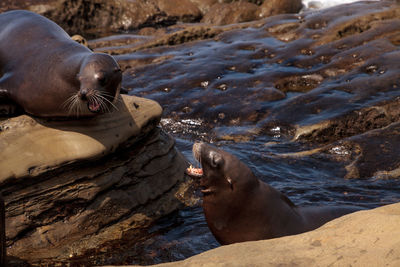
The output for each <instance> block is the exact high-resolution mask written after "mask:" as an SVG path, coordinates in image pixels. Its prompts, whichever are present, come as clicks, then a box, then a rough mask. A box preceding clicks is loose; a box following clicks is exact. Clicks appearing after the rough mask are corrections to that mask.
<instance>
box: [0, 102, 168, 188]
mask: <svg viewBox="0 0 400 267" xmlns="http://www.w3.org/2000/svg"><path fill="white" fill-rule="evenodd" d="M117 108H118V110H117V111H114V112H113V113H108V114H102V115H100V116H96V117H94V118H81V119H78V120H70V121H66V120H64V121H56V120H53V121H51V120H48V119H42V118H33V117H30V116H27V115H23V116H19V117H16V118H11V119H8V120H4V121H1V122H0V158H1V159H2V160H1V162H0V184H2V183H4V182H7V180H8V179H11V178H20V177H25V176H28V175H29V176H36V175H39V174H41V173H43V172H45V171H48V170H49V169H52V168H54V167H55V166H57V167H59V166H60V165H66V164H69V163H71V162H74V161H79V160H85V159H92V158H96V157H97V158H98V157H101V156H104V155H106V154H108V153H110V152H113V151H114V150H115V149H116V148H117V147H118V146H119V145H120V144H121V143H123V142H125V141H127V140H128V139H129V138H131V137H134V136H139V135H140V134H142V135H144V134H145V133H146V130H147V131H148V130H149V129H146V126H150V127H149V128H154V127H155V125H157V124H158V122H159V120H160V117H161V114H162V109H161V107H160V105H158V104H157V103H156V102H155V101H152V100H148V99H144V98H138V97H134V96H126V95H121V101H120V102H119V103H118V105H117Z"/></svg>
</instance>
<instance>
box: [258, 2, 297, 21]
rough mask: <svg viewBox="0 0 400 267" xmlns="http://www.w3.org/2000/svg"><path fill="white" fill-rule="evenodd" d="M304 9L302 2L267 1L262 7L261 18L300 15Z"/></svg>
mask: <svg viewBox="0 0 400 267" xmlns="http://www.w3.org/2000/svg"><path fill="white" fill-rule="evenodd" d="M302 8H303V4H302V1H301V0H267V1H264V3H263V4H262V5H261V11H260V17H262V18H265V17H269V16H274V15H278V14H288V13H299V12H300V10H301V9H302Z"/></svg>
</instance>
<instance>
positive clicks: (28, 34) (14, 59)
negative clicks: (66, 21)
mask: <svg viewBox="0 0 400 267" xmlns="http://www.w3.org/2000/svg"><path fill="white" fill-rule="evenodd" d="M0 25H1V26H0V103H1V106H3V108H4V107H5V106H7V105H9V106H10V105H11V106H12V105H15V104H16V105H17V106H19V107H22V109H23V110H24V111H25V112H27V113H29V114H31V115H35V116H41V117H66V116H70V115H74V116H93V115H95V114H97V113H101V112H108V111H111V110H112V109H114V108H115V106H114V104H115V102H116V101H117V99H118V97H119V90H120V86H121V79H122V73H121V69H120V67H119V66H118V63H117V62H116V61H115V60H114V58H113V57H111V56H110V55H107V54H103V53H93V52H92V51H91V50H90V49H89V48H87V47H85V46H83V45H81V44H79V43H77V42H75V41H74V40H72V39H71V38H70V36H69V35H68V34H67V33H66V32H65V31H64V30H63V29H62V28H61V27H59V26H58V25H57V24H56V23H54V22H53V21H51V20H49V19H47V18H45V17H43V16H40V15H38V14H35V13H33V12H29V11H25V10H15V11H8V12H4V13H2V14H0ZM4 109H8V110H13V109H12V108H10V107H6V108H4ZM3 113H7V112H3Z"/></svg>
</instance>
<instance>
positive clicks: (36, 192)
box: [0, 95, 186, 263]
mask: <svg viewBox="0 0 400 267" xmlns="http://www.w3.org/2000/svg"><path fill="white" fill-rule="evenodd" d="M117 108H118V111H115V112H113V113H110V114H102V115H100V116H96V117H94V118H81V119H79V120H74V121H68V120H63V121H57V120H49V119H42V118H33V117H29V116H26V115H22V116H19V117H15V118H10V119H7V120H3V121H2V122H0V158H1V159H2V160H1V163H0V170H1V171H0V188H1V192H2V194H3V196H4V200H5V207H6V234H7V246H8V251H7V253H8V255H9V256H12V257H16V258H19V259H22V260H25V261H27V262H29V263H35V262H36V263H37V262H41V263H44V262H47V261H49V262H52V263H54V262H63V261H64V260H66V259H68V260H73V259H74V257H81V256H82V255H85V253H87V252H88V251H93V250H97V249H100V248H101V250H102V251H107V248H108V247H107V244H112V243H116V242H118V240H121V239H131V240H133V241H134V240H138V239H140V233H141V231H143V229H146V227H148V226H149V225H150V224H151V223H152V222H153V221H154V220H156V219H157V218H160V217H161V216H163V215H166V214H168V213H170V212H172V211H174V210H176V209H178V208H180V207H182V205H183V202H182V201H181V200H182V199H183V198H181V197H180V195H181V194H183V193H184V192H183V191H182V190H183V186H184V183H183V182H184V180H185V177H184V170H185V168H186V161H185V159H184V158H183V156H181V154H180V153H179V152H178V151H177V150H176V149H175V147H174V140H173V139H172V137H170V136H169V135H168V134H165V133H164V132H163V131H161V130H160V129H159V128H157V124H158V122H159V120H160V117H161V114H162V109H161V107H160V106H159V105H158V104H157V103H156V102H154V101H151V100H147V99H143V98H138V97H134V96H125V95H122V96H121V101H120V103H119V104H118V106H117Z"/></svg>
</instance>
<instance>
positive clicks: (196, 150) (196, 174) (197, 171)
mask: <svg viewBox="0 0 400 267" xmlns="http://www.w3.org/2000/svg"><path fill="white" fill-rule="evenodd" d="M200 156H201V151H200V143H195V144H194V145H193V157H194V158H195V159H196V160H197V161H198V162H200V164H201V157H200ZM186 173H187V174H188V175H189V176H191V177H193V178H201V177H203V174H204V173H203V169H202V168H195V167H193V166H192V165H190V166H189V168H187V169H186Z"/></svg>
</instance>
